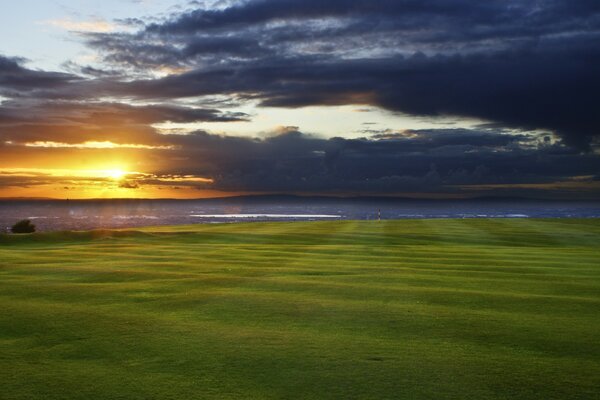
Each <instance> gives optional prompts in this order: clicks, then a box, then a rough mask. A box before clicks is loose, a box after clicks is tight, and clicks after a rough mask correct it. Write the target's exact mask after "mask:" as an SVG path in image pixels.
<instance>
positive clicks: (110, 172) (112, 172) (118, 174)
mask: <svg viewBox="0 0 600 400" xmlns="http://www.w3.org/2000/svg"><path fill="white" fill-rule="evenodd" d="M102 174H103V175H104V176H106V177H107V178H111V179H114V180H120V179H122V178H123V177H124V176H125V175H127V172H126V171H123V170H122V169H119V168H112V169H107V170H104V171H102Z"/></svg>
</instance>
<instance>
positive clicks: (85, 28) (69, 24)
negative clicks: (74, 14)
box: [44, 18, 117, 32]
mask: <svg viewBox="0 0 600 400" xmlns="http://www.w3.org/2000/svg"><path fill="white" fill-rule="evenodd" d="M44 23H45V24H47V25H51V26H54V27H57V28H61V29H66V30H69V31H78V32H112V31H114V30H116V29H117V25H115V24H113V23H111V22H109V21H106V20H104V19H95V20H91V21H74V20H72V19H69V18H63V19H52V20H48V21H44Z"/></svg>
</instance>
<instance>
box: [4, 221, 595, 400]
mask: <svg viewBox="0 0 600 400" xmlns="http://www.w3.org/2000/svg"><path fill="white" fill-rule="evenodd" d="M599 245H600V221H599V220H529V219H527V220H524V219H523V220H497V219H496V220H405V221H382V222H379V223H378V222H367V221H363V222H355V221H337V222H312V223H300V222H297V223H249V224H224V225H200V226H187V227H171V228H164V227H161V228H147V229H144V230H140V231H136V232H92V233H90V232H81V233H55V234H39V235H33V236H19V237H16V236H11V237H7V236H4V237H0V388H1V391H0V398H2V399H35V398H40V399H67V398H68V399H90V398H93V399H138V398H139V399H149V398H152V399H192V398H198V399H213V398H214V399H229V398H231V399H241V398H257V399H258V398H269V399H275V398H288V399H292V398H299V399H300V398H301V399H323V398H327V399H333V398H340V399H353V398H356V399H368V398H371V399H384V398H390V399H391V398H394V399H398V398H400V399H402V398H406V399H458V398H460V399H467V398H469V399H471V398H472V399H567V398H568V399H593V398H600V394H599V392H600V383H599V378H598V377H599V376H600V345H599V339H598V333H599V332H600V251H599V250H600V249H599Z"/></svg>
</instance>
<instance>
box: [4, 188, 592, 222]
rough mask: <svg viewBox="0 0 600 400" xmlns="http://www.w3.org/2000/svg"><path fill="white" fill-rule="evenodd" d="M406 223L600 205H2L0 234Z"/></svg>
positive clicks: (262, 200) (581, 213) (276, 201)
mask: <svg viewBox="0 0 600 400" xmlns="http://www.w3.org/2000/svg"><path fill="white" fill-rule="evenodd" d="M379 216H381V219H402V218H543V217H559V218H600V203H599V202H592V201H535V200H523V199H479V200H407V199H338V198H298V197H274V196H271V197H246V198H230V199H208V200H93V201H91V200H85V201H73V200H71V201H66V200H63V201H59V200H35V201H33V200H28V201H12V200H11V201H9V200H6V201H0V228H1V229H2V230H3V231H6V230H7V229H8V227H10V226H12V225H13V224H14V223H15V222H17V221H19V220H21V219H30V220H31V221H32V222H33V223H34V224H35V225H36V226H37V230H38V231H59V230H89V229H100V228H129V227H140V226H149V225H178V224H195V223H217V222H240V221H244V222H248V221H314V220H339V219H360V220H372V219H377V218H379Z"/></svg>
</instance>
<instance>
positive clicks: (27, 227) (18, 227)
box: [10, 219, 35, 233]
mask: <svg viewBox="0 0 600 400" xmlns="http://www.w3.org/2000/svg"><path fill="white" fill-rule="evenodd" d="M10 230H11V231H12V233H32V232H35V225H34V224H32V223H31V221H30V220H28V219H24V220H22V221H19V222H17V223H16V224H14V225H13V226H12V228H10Z"/></svg>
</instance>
